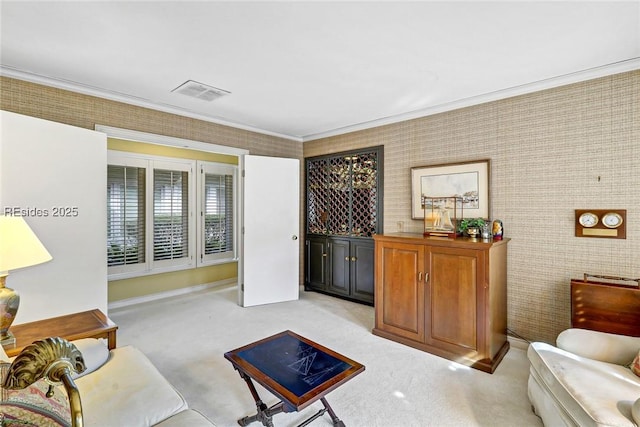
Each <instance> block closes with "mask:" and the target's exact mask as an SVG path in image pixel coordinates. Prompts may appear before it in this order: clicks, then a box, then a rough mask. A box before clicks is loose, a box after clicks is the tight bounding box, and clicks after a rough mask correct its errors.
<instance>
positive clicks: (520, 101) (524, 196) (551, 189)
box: [304, 71, 640, 342]
mask: <svg viewBox="0 0 640 427" xmlns="http://www.w3.org/2000/svg"><path fill="white" fill-rule="evenodd" d="M375 145H384V147H385V148H384V167H385V173H384V230H385V232H395V231H397V223H398V222H399V221H402V222H404V229H405V231H415V232H421V222H420V221H415V220H412V219H411V183H410V175H409V171H410V168H412V167H415V166H424V165H430V164H440V163H450V162H460V161H467V160H478V159H484V158H489V159H491V205H492V206H491V211H492V219H495V218H499V219H502V220H503V222H504V226H505V235H506V237H509V238H511V239H512V240H511V242H510V243H509V257H508V269H509V270H508V310H509V314H508V327H509V329H510V330H511V331H513V332H515V333H516V334H518V335H520V336H523V337H524V338H526V339H528V340H543V341H547V342H553V341H554V340H555V338H556V336H557V334H558V333H559V332H560V331H561V330H563V329H565V328H567V327H569V325H570V299H569V280H570V279H571V278H581V277H582V274H583V273H585V272H588V273H590V274H609V275H616V276H625V277H640V71H633V72H629V73H624V74H618V75H614V76H608V77H605V78H600V79H596V80H591V81H587V82H582V83H577V84H572V85H568V86H563V87H560V88H555V89H549V90H545V91H541V92H537V93H533V94H528V95H523V96H518V97H514V98H510V99H505V100H501V101H495V102H491V103H486V104H482V105H477V106H473V107H468V108H464V109H460V110H455V111H450V112H446V113H441V114H437V115H433V116H429V117H424V118H420V119H415V120H410V121H406V122H401V123H397V124H391V125H387V126H383V127H379V128H374V129H369V130H364V131H359V132H354V133H351V134H346V135H340V136H336V137H331V138H326V139H322V140H317V141H310V142H307V143H305V144H304V156H305V157H310V156H317V155H320V154H327V153H331V152H338V151H343V150H345V149H351V148H361V147H368V146H375ZM588 208H591V209H607V208H612V209H627V223H628V224H627V239H626V240H618V239H597V238H577V237H574V231H575V229H574V209H588Z"/></svg>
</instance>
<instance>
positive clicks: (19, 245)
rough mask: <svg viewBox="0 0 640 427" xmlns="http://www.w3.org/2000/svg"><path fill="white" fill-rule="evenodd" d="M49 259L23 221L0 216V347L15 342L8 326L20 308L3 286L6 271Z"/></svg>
mask: <svg viewBox="0 0 640 427" xmlns="http://www.w3.org/2000/svg"><path fill="white" fill-rule="evenodd" d="M51 259H52V257H51V255H50V254H49V252H48V251H47V250H46V249H45V247H44V246H43V245H42V243H40V240H38V238H37V237H36V235H35V233H34V232H33V231H32V230H31V228H30V227H29V225H28V224H27V222H26V221H25V220H24V218H22V217H19V216H5V215H0V344H2V345H8V344H12V343H15V338H14V337H13V334H12V333H11V332H10V331H9V327H10V326H11V324H12V323H13V319H15V317H16V314H17V313H18V307H19V305H20V296H19V295H18V294H17V293H16V292H15V291H14V290H13V289H11V288H7V287H5V284H6V280H7V276H8V275H9V270H16V269H18V268H23V267H29V266H32V265H36V264H40V263H43V262H47V261H49V260H51Z"/></svg>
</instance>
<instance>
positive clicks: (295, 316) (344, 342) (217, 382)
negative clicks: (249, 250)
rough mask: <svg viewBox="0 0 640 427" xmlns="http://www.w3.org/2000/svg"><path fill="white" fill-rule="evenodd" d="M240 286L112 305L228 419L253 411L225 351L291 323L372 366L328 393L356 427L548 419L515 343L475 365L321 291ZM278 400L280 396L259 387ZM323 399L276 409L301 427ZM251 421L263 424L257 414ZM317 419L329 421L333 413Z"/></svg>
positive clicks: (190, 396)
mask: <svg viewBox="0 0 640 427" xmlns="http://www.w3.org/2000/svg"><path fill="white" fill-rule="evenodd" d="M236 301H237V291H236V288H235V287H223V288H213V289H209V290H204V291H199V292H195V293H191V294H187V295H183V296H180V297H176V298H170V299H162V300H158V301H153V302H146V303H142V304H137V305H134V306H128V307H123V308H118V309H114V310H111V311H110V312H109V317H111V319H112V320H113V321H114V322H116V323H117V324H118V326H119V329H118V346H123V345H127V344H132V345H135V346H136V347H138V348H140V349H141V350H142V351H143V352H145V353H146V354H147V356H148V357H149V358H150V359H151V361H152V362H153V363H154V364H155V365H156V366H157V367H158V369H159V370H160V371H161V372H162V373H163V374H164V375H165V376H166V377H167V379H168V380H169V381H170V382H171V383H172V384H173V385H174V386H175V387H176V388H177V389H178V390H179V391H180V392H181V393H182V395H183V396H184V397H185V399H186V400H187V402H189V406H190V407H192V408H194V409H197V410H198V411H200V412H202V413H203V414H205V415H206V416H207V417H208V418H209V419H211V420H212V421H213V422H214V423H216V424H217V425H218V426H220V427H225V426H237V423H236V420H237V419H238V418H241V417H243V416H246V415H252V414H253V413H255V407H254V403H253V399H252V398H251V395H250V393H249V390H248V388H247V387H246V384H245V383H244V381H243V380H242V379H241V378H240V376H239V375H238V373H237V372H236V371H235V370H234V369H233V368H232V366H231V364H230V363H229V362H228V361H227V360H226V359H225V358H224V356H223V354H224V353H225V352H226V351H229V350H232V349H234V348H237V347H240V346H242V345H245V344H248V343H250V342H253V341H256V340H258V339H261V338H264V337H266V336H269V335H272V334H275V333H277V332H281V331H283V330H287V329H289V330H292V331H293V332H295V333H297V334H300V335H303V336H305V337H307V338H309V339H311V340H313V341H315V342H317V343H319V344H322V345H324V346H325V347H328V348H330V349H333V350H335V351H337V352H339V353H342V354H344V355H346V356H348V357H349V358H351V359H354V360H356V361H358V362H360V363H362V364H364V365H365V366H366V370H365V371H364V372H363V373H361V374H360V375H358V376H356V377H355V378H354V379H353V380H351V381H349V382H347V383H346V384H344V385H343V386H342V387H340V388H338V389H336V390H334V391H333V392H331V393H329V394H328V395H327V400H328V401H329V403H330V404H331V406H332V407H333V409H334V410H335V411H336V413H337V415H338V416H339V417H340V418H341V419H342V420H343V421H344V423H345V424H346V425H347V426H348V427H360V426H362V427H374V426H381V427H382V426H384V427H395V426H403V427H409V426H492V427H494V426H495V427H498V426H541V425H542V423H541V421H540V419H539V418H538V417H537V416H536V415H535V414H533V412H532V411H531V405H530V403H529V400H528V398H527V386H526V384H527V377H528V363H527V359H526V354H525V351H524V350H521V349H517V348H513V347H512V348H511V349H510V350H509V353H508V354H507V355H506V356H505V358H504V360H503V361H502V363H501V364H500V365H499V366H498V368H497V370H496V372H495V373H494V374H487V373H484V372H480V371H478V370H475V369H470V368H467V367H465V366H461V365H459V364H457V363H454V362H451V361H449V360H446V359H442V358H440V357H437V356H434V355H431V354H428V353H424V352H421V351H418V350H415V349H412V348H409V347H406V346H403V345H401V344H398V343H395V342H392V341H389V340H386V339H383V338H380V337H377V336H375V335H373V334H372V333H371V329H372V328H373V323H374V313H373V308H372V307H368V306H364V305H361V304H355V303H351V302H348V301H344V300H341V299H337V298H333V297H329V296H325V295H321V294H318V293H314V292H304V291H301V293H300V300H298V301H292V302H285V303H279V304H270V305H264V306H257V307H250V308H242V307H239V306H238V305H237V304H236ZM258 392H259V393H260V395H261V397H262V399H263V400H264V401H265V403H267V405H271V404H273V403H276V401H277V400H276V399H275V397H273V396H272V395H270V394H269V393H268V392H267V391H265V390H264V389H263V388H261V387H259V386H258ZM321 407H322V405H321V403H320V402H316V403H315V404H313V405H312V406H310V407H308V408H306V409H305V410H304V411H303V412H301V413H294V414H278V415H276V416H275V417H274V424H275V425H276V426H295V425H297V424H299V423H300V422H302V421H303V420H304V419H305V418H306V417H308V416H309V415H311V414H313V413H315V412H316V411H317V410H318V409H320V408H321ZM252 425H256V426H258V425H260V424H259V423H254V424H252ZM311 425H312V426H323V425H324V426H329V425H331V420H330V418H329V416H328V415H327V414H325V415H324V416H323V417H322V418H321V419H318V420H316V421H314V422H313V423H312V424H311Z"/></svg>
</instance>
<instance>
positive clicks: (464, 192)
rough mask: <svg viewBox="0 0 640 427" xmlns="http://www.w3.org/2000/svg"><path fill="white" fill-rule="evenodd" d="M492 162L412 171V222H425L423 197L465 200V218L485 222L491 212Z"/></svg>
mask: <svg viewBox="0 0 640 427" xmlns="http://www.w3.org/2000/svg"><path fill="white" fill-rule="evenodd" d="M490 174H491V161H490V160H489V159H485V160H477V161H471V162H462V163H449V164H442V165H432V166H420V167H415V168H411V218H413V219H424V206H423V205H424V197H451V196H457V197H460V198H462V208H463V209H462V210H463V215H464V217H465V218H485V219H488V218H489V215H490V210H489V184H490V182H489V178H490Z"/></svg>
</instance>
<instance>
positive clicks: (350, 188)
mask: <svg viewBox="0 0 640 427" xmlns="http://www.w3.org/2000/svg"><path fill="white" fill-rule="evenodd" d="M305 166H306V168H305V171H306V242H305V243H306V245H305V251H306V253H305V289H307V290H314V291H320V292H325V293H328V294H331V295H335V296H339V297H343V298H348V299H351V300H354V301H358V302H364V303H367V304H373V295H374V291H375V286H374V261H375V257H374V244H373V240H372V236H373V235H375V234H376V233H379V232H380V231H381V230H382V188H383V186H382V175H383V170H382V167H383V147H370V148H363V149H360V150H354V151H349V152H342V153H334V154H331V155H325V156H318V157H312V158H307V159H305Z"/></svg>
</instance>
